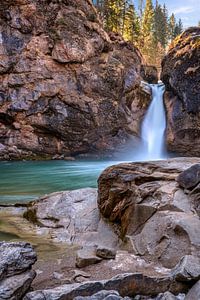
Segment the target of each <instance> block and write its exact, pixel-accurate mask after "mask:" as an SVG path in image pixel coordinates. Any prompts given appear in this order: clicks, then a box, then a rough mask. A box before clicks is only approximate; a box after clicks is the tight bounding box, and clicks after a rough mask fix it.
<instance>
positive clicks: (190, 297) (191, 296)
mask: <svg viewBox="0 0 200 300" xmlns="http://www.w3.org/2000/svg"><path fill="white" fill-rule="evenodd" d="M199 299H200V280H199V281H198V282H197V283H195V285H194V286H193V287H192V288H191V289H190V291H189V292H188V293H187V294H186V297H185V299H184V300H199Z"/></svg>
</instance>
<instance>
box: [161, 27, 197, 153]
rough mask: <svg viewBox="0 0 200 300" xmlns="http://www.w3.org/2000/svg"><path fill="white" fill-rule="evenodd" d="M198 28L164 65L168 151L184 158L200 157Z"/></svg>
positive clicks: (173, 49) (184, 36)
mask: <svg viewBox="0 0 200 300" xmlns="http://www.w3.org/2000/svg"><path fill="white" fill-rule="evenodd" d="M199 34H200V28H199V27H191V28H189V29H187V30H186V31H185V32H183V33H182V34H181V36H179V37H178V38H177V39H175V40H174V41H173V42H172V44H171V46H170V49H169V51H168V53H167V55H166V56H165V57H164V59H163V62H162V74H161V80H162V81H163V82H164V83H165V85H166V93H165V105H166V110H167V119H168V122H167V132H166V134H167V145H168V148H169V149H170V150H172V151H175V152H177V153H181V154H182V155H183V154H184V156H199V154H200V130H199V124H200V117H199V112H200V85H199V80H200V67H199V59H200V46H199Z"/></svg>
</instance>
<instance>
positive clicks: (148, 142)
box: [139, 82, 167, 160]
mask: <svg viewBox="0 0 200 300" xmlns="http://www.w3.org/2000/svg"><path fill="white" fill-rule="evenodd" d="M150 87H151V89H152V101H151V104H150V106H149V108H148V110H147V113H146V115H145V117H144V120H143V123H142V128H141V138H142V141H143V143H142V146H141V149H140V151H139V152H140V153H139V159H140V160H156V159H163V158H166V153H167V152H166V150H165V128H166V114H165V108H164V103H163V94H164V91H165V86H164V84H163V83H162V82H159V83H158V84H150Z"/></svg>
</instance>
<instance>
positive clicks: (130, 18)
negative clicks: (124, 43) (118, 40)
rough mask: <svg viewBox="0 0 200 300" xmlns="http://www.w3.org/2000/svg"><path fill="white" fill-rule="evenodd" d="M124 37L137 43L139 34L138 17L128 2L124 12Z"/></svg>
mask: <svg viewBox="0 0 200 300" xmlns="http://www.w3.org/2000/svg"><path fill="white" fill-rule="evenodd" d="M123 36H124V38H125V39H126V40H129V41H131V42H133V43H135V44H136V45H137V43H138V38H139V36H140V25H139V17H138V16H137V14H136V10H135V7H134V5H133V4H129V5H128V8H127V10H126V14H125V22H124V35H123Z"/></svg>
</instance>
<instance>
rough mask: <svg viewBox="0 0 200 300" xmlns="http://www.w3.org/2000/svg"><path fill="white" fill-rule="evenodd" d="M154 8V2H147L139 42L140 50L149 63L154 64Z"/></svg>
mask: <svg viewBox="0 0 200 300" xmlns="http://www.w3.org/2000/svg"><path fill="white" fill-rule="evenodd" d="M153 27H154V8H153V4H152V0H147V1H146V6H145V10H144V13H143V17H142V27H141V37H140V42H139V47H140V50H141V51H142V54H143V55H144V57H145V58H146V60H147V62H149V63H152V62H153V60H154V58H155V41H154V37H153Z"/></svg>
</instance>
